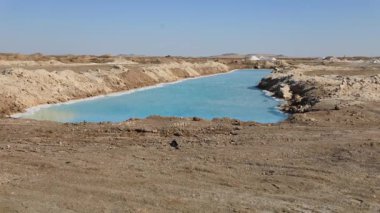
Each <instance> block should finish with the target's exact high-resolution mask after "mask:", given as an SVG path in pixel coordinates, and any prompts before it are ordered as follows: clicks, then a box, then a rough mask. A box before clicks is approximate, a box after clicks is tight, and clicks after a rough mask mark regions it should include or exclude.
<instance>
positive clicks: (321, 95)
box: [259, 65, 380, 113]
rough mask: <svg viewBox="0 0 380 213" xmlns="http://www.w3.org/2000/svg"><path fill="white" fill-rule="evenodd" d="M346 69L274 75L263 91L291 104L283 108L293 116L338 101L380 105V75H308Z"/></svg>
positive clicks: (306, 68) (307, 69)
mask: <svg viewBox="0 0 380 213" xmlns="http://www.w3.org/2000/svg"><path fill="white" fill-rule="evenodd" d="M345 69H346V68H344V67H329V66H305V65H299V66H297V67H294V68H289V69H284V70H278V71H274V72H273V73H272V74H271V75H270V76H268V77H266V78H264V79H262V81H261V82H260V84H259V87H260V88H261V89H264V90H268V91H270V92H272V93H273V94H274V96H276V97H278V98H282V99H285V100H286V101H287V102H286V104H284V105H283V106H282V108H283V110H284V111H287V112H291V113H299V112H307V111H310V110H312V107H313V106H314V105H315V104H316V103H318V102H320V101H326V100H329V101H331V100H334V101H380V75H374V76H360V75H356V76H345V77H343V76H340V75H333V74H329V75H321V76H316V75H308V73H309V72H311V71H318V70H322V71H323V72H327V71H332V72H333V71H336V70H339V71H341V70H343V71H344V70H345Z"/></svg>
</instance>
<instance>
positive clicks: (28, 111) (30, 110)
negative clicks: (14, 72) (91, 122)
mask: <svg viewBox="0 0 380 213" xmlns="http://www.w3.org/2000/svg"><path fill="white" fill-rule="evenodd" d="M239 70H259V69H233V70H230V71H227V72H224V73H217V74H210V75H203V76H197V77H188V78H184V79H179V80H176V81H172V82H165V83H158V84H155V85H151V86H145V87H141V88H136V89H131V90H126V91H120V92H112V93H108V94H103V95H97V96H93V97H88V98H81V99H74V100H70V101H66V102H61V103H54V104H41V105H37V106H33V107H30V108H27V109H25V112H20V113H15V114H12V115H10V116H8V117H9V118H14V119H23V116H28V115H33V114H34V113H36V112H38V111H40V110H42V109H46V108H50V107H54V106H60V105H70V104H75V103H78V102H87V101H93V100H97V99H101V98H106V97H117V96H122V95H127V94H132V93H135V92H140V91H145V90H150V89H155V88H160V87H164V86H167V85H172V84H178V83H182V82H185V81H189V80H196V79H202V78H209V77H213V76H218V75H225V74H229V73H233V72H236V71H239ZM260 70H266V69H260ZM268 71H270V73H272V72H273V70H271V69H268ZM263 78H265V77H263ZM260 90H261V91H262V92H263V93H264V94H265V95H266V96H268V97H271V98H273V99H274V100H275V101H277V102H279V104H278V106H277V107H275V109H277V110H278V111H279V112H282V113H284V114H286V115H288V114H287V113H286V112H284V111H283V110H282V108H281V106H282V105H283V104H284V100H283V99H279V98H277V97H275V96H274V95H273V93H272V92H270V91H267V90H264V89H260ZM287 117H289V116H287ZM287 119H288V118H287ZM287 119H285V120H287Z"/></svg>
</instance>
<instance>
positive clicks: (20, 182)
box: [0, 103, 380, 212]
mask: <svg viewBox="0 0 380 213" xmlns="http://www.w3.org/2000/svg"><path fill="white" fill-rule="evenodd" d="M379 109H380V104H379V103H371V104H365V105H361V106H357V105H355V106H347V107H345V108H343V109H341V110H326V109H323V110H315V111H312V112H309V113H305V114H298V115H294V116H293V117H292V118H290V119H289V121H287V122H284V123H281V124H276V125H262V124H256V123H240V122H238V121H233V120H227V119H224V120H213V121H204V120H198V119H179V118H160V117H151V118H148V119H145V120H130V121H127V122H124V123H120V124H110V123H102V124H86V123H82V124H59V123H52V122H40V121H30V120H15V119H0V138H1V139H0V212H255V211H259V212H261V211H264V210H265V211H273V212H378V211H380V119H379V118H380V110H379ZM173 140H175V141H176V142H177V143H178V145H179V146H178V149H175V148H174V147H172V146H171V145H170V144H171V143H172V142H173Z"/></svg>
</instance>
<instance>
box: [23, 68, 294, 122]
mask: <svg viewBox="0 0 380 213" xmlns="http://www.w3.org/2000/svg"><path fill="white" fill-rule="evenodd" d="M268 74H270V71H268V70H238V71H235V72H230V73H226V74H220V75H214V76H209V77H204V78H197V79H189V80H186V81H182V82H178V83H175V84H166V85H162V86H159V87H156V88H149V89H146V90H138V91H136V92H133V93H130V94H122V95H118V96H105V97H100V98H97V99H93V100H85V101H80V102H75V103H69V104H60V105H51V106H50V107H48V108H41V109H40V110H38V111H36V112H34V113H33V114H25V115H22V116H21V117H23V118H31V119H37V120H52V121H58V122H82V121H87V122H101V121H111V122H121V121H125V120H127V119H129V118H146V117H148V116H151V115H160V116H176V117H194V116H196V117H201V118H205V119H212V118H222V117H229V118H235V119H239V120H242V121H256V122H260V123H275V122H279V121H282V120H284V119H286V118H287V115H286V114H284V113H282V112H280V111H279V110H278V109H277V106H278V105H279V101H277V100H275V99H273V98H272V97H269V96H267V95H265V94H264V92H263V91H262V90H260V89H258V88H256V86H257V85H258V83H259V82H260V79H261V78H263V77H264V76H266V75H268Z"/></svg>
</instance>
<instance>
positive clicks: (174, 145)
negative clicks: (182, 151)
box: [170, 140, 179, 149]
mask: <svg viewBox="0 0 380 213" xmlns="http://www.w3.org/2000/svg"><path fill="white" fill-rule="evenodd" d="M170 146H171V147H173V148H175V149H179V144H178V143H177V141H176V140H173V141H172V142H171V143H170Z"/></svg>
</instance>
